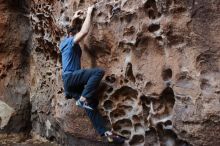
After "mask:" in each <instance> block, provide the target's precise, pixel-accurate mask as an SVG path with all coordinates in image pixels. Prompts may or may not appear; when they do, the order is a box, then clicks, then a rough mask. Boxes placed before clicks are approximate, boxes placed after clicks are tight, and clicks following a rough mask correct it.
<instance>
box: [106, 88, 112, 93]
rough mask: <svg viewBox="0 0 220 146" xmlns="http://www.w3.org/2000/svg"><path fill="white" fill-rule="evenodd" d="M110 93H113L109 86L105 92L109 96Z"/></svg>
mask: <svg viewBox="0 0 220 146" xmlns="http://www.w3.org/2000/svg"><path fill="white" fill-rule="evenodd" d="M112 91H113V88H112V87H110V86H109V87H108V89H107V91H106V92H107V93H109V94H110V93H111V92H112Z"/></svg>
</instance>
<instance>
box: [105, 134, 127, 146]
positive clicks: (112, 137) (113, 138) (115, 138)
mask: <svg viewBox="0 0 220 146" xmlns="http://www.w3.org/2000/svg"><path fill="white" fill-rule="evenodd" d="M104 138H105V141H107V142H108V143H114V144H123V143H124V142H125V137H123V136H120V135H117V134H115V133H113V132H110V131H107V132H105V134H104Z"/></svg>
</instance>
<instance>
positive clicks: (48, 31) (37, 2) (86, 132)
mask: <svg viewBox="0 0 220 146" xmlns="http://www.w3.org/2000/svg"><path fill="white" fill-rule="evenodd" d="M94 2H95V3H96V11H95V12H94V19H93V25H92V28H91V29H90V33H89V34H88V37H87V38H86V39H85V40H84V42H82V43H81V46H82V48H84V52H83V56H82V63H83V67H96V66H99V67H102V68H104V69H105V72H106V75H105V77H104V80H103V83H102V84H101V89H102V90H100V92H99V98H100V105H99V109H100V111H101V113H102V114H103V117H104V118H105V119H106V120H107V121H108V124H109V125H112V128H113V130H114V131H116V132H118V133H120V134H121V135H124V136H125V137H127V138H128V140H127V143H128V144H129V145H165V146H174V145H176V146H188V145H204V146H210V145H219V144H220V135H219V130H220V100H219V94H220V87H219V86H220V80H219V79H220V73H219V66H220V51H219V46H220V41H219V40H220V27H219V25H220V23H219V20H220V17H219V13H220V2H217V1H214V0H213V1H205V2H204V1H202V0H185V1H182V0H138V1H134V0H117V1H116V0H106V1H104V0H99V1H96V0H94V1H92V0H90V1H89V0H80V1H78V0H60V1H59V0H58V1H55V0H47V1H45V0H32V5H31V9H32V14H31V21H32V28H33V32H34V36H33V51H32V60H31V103H32V122H33V124H32V125H33V131H34V132H37V133H39V134H40V135H42V136H45V137H47V138H48V139H50V140H56V141H59V142H60V143H65V144H70V143H71V142H70V141H68V140H70V139H71V138H70V137H68V136H69V134H71V135H73V136H76V137H83V138H87V139H91V140H98V139H99V138H98V137H97V134H96V133H95V131H94V129H93V128H92V125H91V123H90V122H89V120H88V119H87V118H86V115H85V113H84V112H82V111H81V110H80V109H78V108H77V107H75V106H74V100H65V98H64V95H63V88H62V79H61V64H60V52H59V51H58V45H59V42H60V40H61V39H62V37H63V36H64V34H65V27H66V26H67V25H68V24H69V22H70V20H71V17H72V16H73V13H74V12H75V11H76V10H79V9H80V10H85V9H86V8H87V7H88V5H89V4H92V3H94ZM84 18H85V14H84V15H83V16H82V17H81V19H80V20H79V21H78V25H79V24H81V23H82V20H83V19H84ZM76 27H78V26H76ZM109 125H108V126H109ZM91 129H92V130H91Z"/></svg>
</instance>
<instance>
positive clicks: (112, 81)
mask: <svg viewBox="0 0 220 146" xmlns="http://www.w3.org/2000/svg"><path fill="white" fill-rule="evenodd" d="M105 80H106V82H108V83H114V82H115V81H116V78H115V74H112V75H111V76H106V78H105Z"/></svg>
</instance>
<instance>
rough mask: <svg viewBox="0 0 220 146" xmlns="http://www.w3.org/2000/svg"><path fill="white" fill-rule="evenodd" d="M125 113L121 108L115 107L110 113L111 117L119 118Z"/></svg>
mask: <svg viewBox="0 0 220 146" xmlns="http://www.w3.org/2000/svg"><path fill="white" fill-rule="evenodd" d="M125 115H126V113H125V111H124V110H123V109H115V110H113V111H112V112H111V113H110V117H111V118H119V117H123V116H125Z"/></svg>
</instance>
